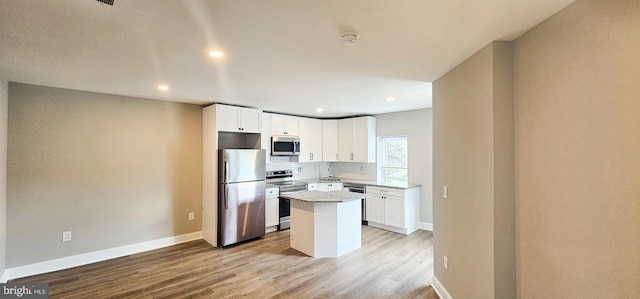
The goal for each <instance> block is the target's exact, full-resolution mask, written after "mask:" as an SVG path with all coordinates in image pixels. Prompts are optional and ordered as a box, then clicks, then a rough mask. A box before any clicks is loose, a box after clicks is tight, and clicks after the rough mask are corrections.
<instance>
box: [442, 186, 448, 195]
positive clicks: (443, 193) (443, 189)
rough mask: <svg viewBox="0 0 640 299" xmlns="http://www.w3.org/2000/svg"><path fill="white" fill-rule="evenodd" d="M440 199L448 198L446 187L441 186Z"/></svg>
mask: <svg viewBox="0 0 640 299" xmlns="http://www.w3.org/2000/svg"><path fill="white" fill-rule="evenodd" d="M442 197H443V198H448V197H449V188H448V187H447V186H442Z"/></svg>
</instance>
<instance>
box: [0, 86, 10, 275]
mask: <svg viewBox="0 0 640 299" xmlns="http://www.w3.org/2000/svg"><path fill="white" fill-rule="evenodd" d="M8 105H9V83H8V82H7V80H5V79H3V78H0V281H2V276H3V274H4V270H5V269H6V252H7V250H6V249H7V216H6V215H7V214H6V211H7V112H8Z"/></svg>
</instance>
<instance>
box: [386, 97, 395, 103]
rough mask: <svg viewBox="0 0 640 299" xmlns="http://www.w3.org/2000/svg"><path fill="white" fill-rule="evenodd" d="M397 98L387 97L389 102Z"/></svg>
mask: <svg viewBox="0 0 640 299" xmlns="http://www.w3.org/2000/svg"><path fill="white" fill-rule="evenodd" d="M395 100H396V99H395V98H393V97H388V98H387V102H393V101H395Z"/></svg>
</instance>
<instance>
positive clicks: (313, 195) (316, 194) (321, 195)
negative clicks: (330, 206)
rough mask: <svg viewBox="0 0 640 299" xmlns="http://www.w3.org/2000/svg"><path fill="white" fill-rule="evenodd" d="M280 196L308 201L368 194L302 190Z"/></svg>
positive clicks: (336, 199)
mask: <svg viewBox="0 0 640 299" xmlns="http://www.w3.org/2000/svg"><path fill="white" fill-rule="evenodd" d="M280 197H284V198H289V199H295V200H300V201H306V202H346V201H352V200H360V199H363V198H366V197H367V195H366V194H362V193H355V192H347V191H329V192H323V191H302V192H295V193H289V194H282V195H280Z"/></svg>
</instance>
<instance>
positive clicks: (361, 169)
mask: <svg viewBox="0 0 640 299" xmlns="http://www.w3.org/2000/svg"><path fill="white" fill-rule="evenodd" d="M283 169H291V170H293V172H294V176H293V177H294V178H295V179H312V178H318V177H328V176H329V175H331V176H339V177H344V178H350V179H359V180H375V179H376V163H350V162H291V158H290V157H288V156H278V157H271V162H270V163H267V170H283Z"/></svg>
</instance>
